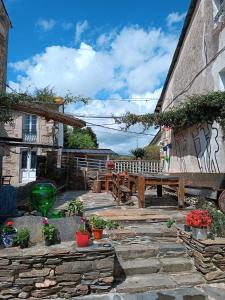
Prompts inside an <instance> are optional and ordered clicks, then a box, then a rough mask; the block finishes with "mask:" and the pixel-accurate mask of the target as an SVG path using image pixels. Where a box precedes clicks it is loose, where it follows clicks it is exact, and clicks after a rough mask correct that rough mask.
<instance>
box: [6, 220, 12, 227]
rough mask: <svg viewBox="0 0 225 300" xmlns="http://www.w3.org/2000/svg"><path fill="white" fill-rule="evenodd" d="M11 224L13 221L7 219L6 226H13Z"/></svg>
mask: <svg viewBox="0 0 225 300" xmlns="http://www.w3.org/2000/svg"><path fill="white" fill-rule="evenodd" d="M13 224H14V223H13V221H8V222H7V223H6V225H7V226H13Z"/></svg>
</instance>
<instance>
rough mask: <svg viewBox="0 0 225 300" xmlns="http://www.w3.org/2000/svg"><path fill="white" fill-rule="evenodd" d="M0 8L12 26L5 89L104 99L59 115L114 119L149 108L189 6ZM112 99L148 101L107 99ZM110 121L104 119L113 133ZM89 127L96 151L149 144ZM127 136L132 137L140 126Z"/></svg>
mask: <svg viewBox="0 0 225 300" xmlns="http://www.w3.org/2000/svg"><path fill="white" fill-rule="evenodd" d="M5 4H6V7H7V10H8V13H9V15H10V18H11V20H12V23H13V28H12V29H11V30H10V38H9V56H8V62H9V64H8V82H9V83H10V85H11V86H13V87H14V88H16V89H17V90H27V89H28V90H30V91H31V92H32V90H33V89H34V88H41V87H44V86H50V87H52V88H54V90H55V91H56V93H57V94H60V95H62V96H63V95H64V94H65V93H66V92H67V91H70V92H71V93H72V94H74V95H78V94H79V95H84V96H87V97H91V98H92V99H100V100H102V99H106V100H105V101H100V100H99V101H96V100H95V101H90V104H89V105H88V106H85V107H84V106H80V105H79V106H74V105H73V106H70V107H68V108H67V110H68V111H69V112H70V113H74V114H80V115H84V114H85V115H90V114H92V115H93V114H97V115H111V114H112V113H114V114H117V115H121V114H123V113H125V112H126V111H133V112H136V113H144V112H150V111H152V110H153V109H154V106H155V103H156V99H157V98H158V97H159V95H160V92H161V89H162V85H163V82H164V79H165V76H166V73H167V70H168V67H169V64H170V62H171V58H172V55H173V52H174V49H175V46H176V43H177V40H178V37H179V33H180V30H181V28H182V24H183V21H184V17H185V13H186V11H187V8H188V5H189V1H188V0H182V1H180V0H170V1H168V0H163V1H160V2H157V1H153V0H138V1H137V0H38V1H34V0H32V1H31V0H5ZM112 98H113V99H124V98H130V99H131V98H132V99H136V98H139V99H145V98H146V99H150V98H151V99H153V100H152V101H150V100H149V101H148V102H144V101H131V102H127V101H125V100H124V101H122V100H114V101H111V100H107V99H112ZM85 120H86V121H89V122H93V123H98V124H103V122H102V121H99V120H96V119H87V118H86V119H85ZM107 122H108V123H107ZM112 123H113V121H112V120H107V121H104V124H109V125H108V126H109V127H112V128H118V125H112ZM93 129H94V130H95V131H96V133H97V136H98V138H99V141H100V146H101V147H111V148H112V149H113V150H115V151H117V152H120V153H125V152H129V149H132V148H134V147H136V146H137V145H138V146H143V145H145V144H147V143H148V142H149V140H150V139H151V136H143V135H132V134H123V133H121V134H117V133H116V132H113V131H110V130H107V129H101V128H98V127H93ZM132 130H133V131H138V132H140V131H141V128H140V127H139V126H134V128H132ZM151 132H152V131H151V130H150V131H149V133H151ZM125 147H126V149H128V150H125Z"/></svg>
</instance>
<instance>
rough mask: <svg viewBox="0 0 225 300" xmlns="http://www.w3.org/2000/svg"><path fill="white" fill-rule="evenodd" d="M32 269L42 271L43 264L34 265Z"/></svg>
mask: <svg viewBox="0 0 225 300" xmlns="http://www.w3.org/2000/svg"><path fill="white" fill-rule="evenodd" d="M33 268H35V269H42V268H43V264H34V265H33Z"/></svg>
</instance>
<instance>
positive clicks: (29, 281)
mask: <svg viewBox="0 0 225 300" xmlns="http://www.w3.org/2000/svg"><path fill="white" fill-rule="evenodd" d="M42 281H44V277H38V278H17V279H16V280H15V284H17V285H19V286H24V285H31V284H34V283H35V282H42Z"/></svg>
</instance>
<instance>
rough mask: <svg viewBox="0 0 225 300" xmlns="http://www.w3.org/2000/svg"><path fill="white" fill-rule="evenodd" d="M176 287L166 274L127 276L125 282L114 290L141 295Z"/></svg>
mask: <svg viewBox="0 0 225 300" xmlns="http://www.w3.org/2000/svg"><path fill="white" fill-rule="evenodd" d="M176 287H177V284H176V282H175V281H174V280H173V279H171V278H169V277H168V275H167V274H145V275H136V276H128V277H127V278H126V280H125V281H123V282H122V283H120V284H118V285H117V286H116V288H115V290H116V292H119V293H141V292H147V291H150V290H161V289H171V288H176Z"/></svg>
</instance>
